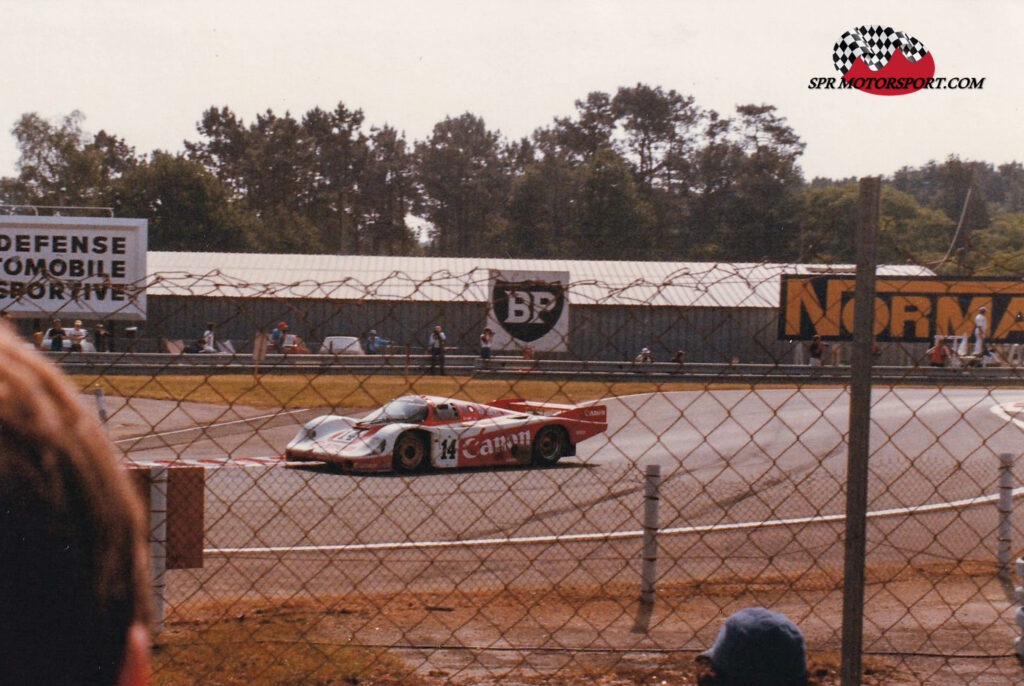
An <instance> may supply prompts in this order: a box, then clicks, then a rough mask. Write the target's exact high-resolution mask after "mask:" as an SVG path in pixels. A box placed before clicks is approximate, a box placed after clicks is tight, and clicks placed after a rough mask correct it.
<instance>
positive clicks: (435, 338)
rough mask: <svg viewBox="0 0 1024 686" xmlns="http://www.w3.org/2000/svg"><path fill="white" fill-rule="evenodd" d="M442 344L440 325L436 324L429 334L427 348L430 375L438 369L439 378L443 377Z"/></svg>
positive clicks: (442, 333) (443, 341) (443, 337)
mask: <svg viewBox="0 0 1024 686" xmlns="http://www.w3.org/2000/svg"><path fill="white" fill-rule="evenodd" d="M444 344H445V335H444V331H442V330H441V325H440V324H438V325H437V326H435V327H434V331H433V332H432V333H431V334H430V340H429V341H428V342H427V348H428V349H429V350H430V373H431V374H436V373H437V372H436V371H435V370H436V369H437V367H440V368H441V376H444Z"/></svg>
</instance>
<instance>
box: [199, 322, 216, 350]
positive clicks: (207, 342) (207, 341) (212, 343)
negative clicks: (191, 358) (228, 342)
mask: <svg viewBox="0 0 1024 686" xmlns="http://www.w3.org/2000/svg"><path fill="white" fill-rule="evenodd" d="M200 342H201V343H202V347H200V348H199V352H201V353H215V352H217V347H216V337H215V335H214V333H213V322H206V331H203V337H202V339H200Z"/></svg>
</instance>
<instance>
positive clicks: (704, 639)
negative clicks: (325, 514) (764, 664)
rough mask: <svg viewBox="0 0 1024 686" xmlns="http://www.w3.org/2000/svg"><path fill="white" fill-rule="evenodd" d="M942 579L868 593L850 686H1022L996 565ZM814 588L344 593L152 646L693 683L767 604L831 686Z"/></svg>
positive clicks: (891, 581)
mask: <svg viewBox="0 0 1024 686" xmlns="http://www.w3.org/2000/svg"><path fill="white" fill-rule="evenodd" d="M944 572H945V573H943V570H940V569H937V568H930V569H927V570H919V572H911V573H901V574H899V575H890V576H889V578H887V579H886V580H884V581H873V582H871V583H869V585H868V587H867V589H866V593H865V597H866V599H867V602H866V605H865V616H864V620H865V621H864V626H865V645H864V655H865V656H864V661H863V665H864V675H863V681H862V683H864V684H866V685H869V686H881V685H882V684H924V683H927V684H929V685H930V686H946V685H950V686H952V685H954V684H972V685H974V684H1011V683H1024V669H1022V668H1021V665H1020V663H1019V662H1018V661H1017V659H1016V658H1014V657H1013V640H1014V629H1015V627H1014V622H1013V610H1014V608H1013V606H1012V605H1011V604H1010V601H1009V600H1008V598H1007V588H1006V585H1005V584H1004V583H1002V582H1000V581H999V580H998V579H997V578H996V577H995V574H994V572H995V570H994V568H993V567H989V566H985V565H981V564H979V565H974V566H969V567H963V566H961V567H958V568H956V569H946V570H944ZM822 581H823V580H811V579H804V580H800V581H798V582H796V583H791V584H789V585H788V587H783V585H774V584H763V585H761V586H760V587H758V588H750V587H740V586H739V585H735V584H732V585H730V584H717V585H701V586H700V587H696V586H694V585H678V586H672V585H666V586H663V587H660V588H659V589H658V599H657V600H656V602H655V604H654V605H653V607H651V608H646V607H645V606H643V605H642V604H641V603H639V601H638V598H637V594H636V589H635V588H629V587H594V588H591V589H555V590H553V591H547V592H545V591H541V590H536V591H531V590H506V591H497V592H478V593H463V592H459V593H451V592H448V593H444V594H422V593H421V594H412V593H405V594H396V595H388V596H384V595H379V596H373V595H359V596H352V595H348V596H334V597H320V598H316V599H315V600H309V599H303V600H296V599H290V600H286V599H282V600H281V602H279V603H250V602H246V603H241V602H239V603H233V604H231V605H230V609H228V610H227V611H226V609H225V607H224V606H220V605H218V606H185V605H183V606H180V607H179V608H177V609H176V611H175V612H173V613H172V614H171V615H170V616H169V617H168V620H169V621H168V629H167V631H166V632H165V633H164V634H162V635H161V636H160V639H159V643H160V644H162V645H163V646H165V647H173V646H174V645H175V644H177V643H181V642H187V641H194V640H196V639H197V638H198V639H199V640H203V639H202V638H201V637H202V630H201V627H204V626H212V625H214V624H217V623H218V622H224V621H228V622H230V624H231V625H232V627H233V628H232V633H233V634H234V636H233V638H231V639H230V640H231V641H232V642H236V643H244V644H249V645H259V644H260V641H261V640H262V639H263V638H264V637H265V636H270V635H273V636H274V639H273V641H274V642H277V643H280V642H282V641H284V642H287V641H288V640H291V639H288V638H286V637H283V636H282V635H281V633H280V632H281V631H282V627H293V628H294V630H295V631H296V632H297V633H296V634H295V636H294V640H295V641H301V642H305V643H307V644H312V645H315V646H333V647H339V646H347V647H354V648H360V649H364V650H369V651H373V650H377V649H380V648H382V647H383V648H384V649H385V652H386V653H387V655H388V659H389V660H392V659H393V660H394V662H393V663H389V666H388V668H387V669H386V670H384V671H378V672H377V673H375V674H370V673H366V674H363V675H362V676H357V675H350V676H348V677H346V678H345V679H338V680H332V679H331V678H330V677H323V678H322V679H318V680H316V681H296V682H294V683H316V684H322V685H324V686H326V685H328V684H343V683H345V684H347V683H366V684H373V683H380V684H393V683H404V684H423V685H425V686H433V685H435V684H456V685H465V686H469V685H481V686H486V685H489V684H495V685H496V684H503V685H505V686H515V685H522V686H537V685H553V684H567V685H570V686H575V685H576V684H580V685H582V684H607V685H620V686H624V685H639V684H691V683H694V682H693V674H694V657H695V656H696V655H697V654H698V653H699V652H700V651H701V650H704V649H706V648H707V647H708V646H710V644H711V642H712V641H713V640H714V636H715V633H716V632H717V629H718V627H719V625H720V624H721V622H722V620H723V619H724V618H725V617H726V616H728V614H729V613H731V612H732V611H734V610H736V609H738V608H740V607H744V606H748V605H769V606H771V607H772V608H773V609H776V610H779V611H782V612H784V613H785V614H787V615H788V616H789V617H791V618H792V619H794V621H796V622H797V623H798V624H799V625H800V627H801V629H802V630H803V632H804V634H805V636H806V640H807V645H808V652H809V662H810V669H811V674H812V676H814V678H815V680H816V683H818V684H820V685H821V686H831V685H833V684H838V683H839V665H840V636H841V614H842V610H841V608H842V590H841V588H839V589H829V588H824V587H822V585H821V582H822ZM833 585H834V584H833ZM910 600H912V601H913V604H912V605H911V606H910V608H911V609H910V610H908V609H907V603H908V601H910ZM186 615H187V616H188V618H187V619H186ZM288 630H289V629H287V628H286V629H284V631H286V632H287V631H288ZM197 631H199V633H198V634H197V633H196V632H197ZM218 640H221V639H218ZM190 669H194V670H197V672H199V673H198V674H196V676H197V678H198V681H197V683H198V682H202V683H232V682H220V681H217V680H216V679H212V678H203V677H202V672H201V670H202V669H203V667H202V665H193V666H192V667H190ZM156 677H157V678H156V679H155V682H156V683H157V684H159V683H170V682H169V681H168V682H162V681H161V678H160V672H159V671H157V674H156ZM353 679H355V680H353ZM249 683H254V684H259V683H265V684H281V683H293V682H290V681H280V680H267V681H261V680H260V678H253V679H250V680H249Z"/></svg>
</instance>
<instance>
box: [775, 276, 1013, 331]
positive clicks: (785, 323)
mask: <svg viewBox="0 0 1024 686" xmlns="http://www.w3.org/2000/svg"><path fill="white" fill-rule="evenodd" d="M853 291H854V276H853V275H852V274H849V275H842V276H836V275H829V276H798V275H793V274H787V275H783V277H782V294H781V297H780V300H779V339H780V340H786V339H800V340H806V339H809V338H811V337H812V336H814V335H815V334H817V335H819V336H821V337H822V339H824V340H833V341H843V340H851V339H852V338H853ZM979 315H981V316H980V317H979ZM976 325H982V326H983V328H984V336H985V339H986V340H989V341H992V342H1002V343H1024V280H1022V279H1019V278H989V277H978V278H955V279H949V278H943V277H935V276H918V277H905V276H901V277H892V276H887V277H878V278H877V279H876V281H875V331H874V334H875V337H876V338H877V340H879V341H907V342H913V341H922V342H923V341H932V340H933V337H934V336H936V335H942V336H949V335H956V334H960V335H971V334H972V333H973V332H974V329H975V326H976Z"/></svg>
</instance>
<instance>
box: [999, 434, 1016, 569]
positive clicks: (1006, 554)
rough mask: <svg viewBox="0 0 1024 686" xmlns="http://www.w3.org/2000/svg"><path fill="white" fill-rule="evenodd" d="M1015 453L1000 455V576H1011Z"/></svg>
mask: <svg viewBox="0 0 1024 686" xmlns="http://www.w3.org/2000/svg"><path fill="white" fill-rule="evenodd" d="M1012 518H1013V455H1012V454H1011V453H1002V454H1001V455H999V532H998V534H997V541H998V550H999V552H998V556H999V557H998V559H999V577H1000V578H1002V579H1009V578H1010V545H1011V544H1012V543H1013V522H1012Z"/></svg>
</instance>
